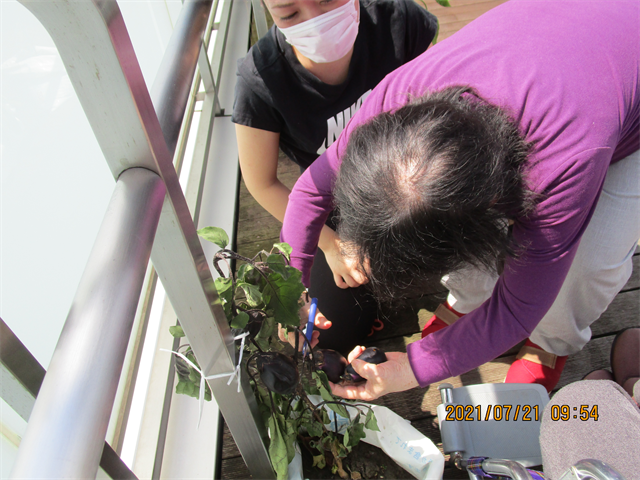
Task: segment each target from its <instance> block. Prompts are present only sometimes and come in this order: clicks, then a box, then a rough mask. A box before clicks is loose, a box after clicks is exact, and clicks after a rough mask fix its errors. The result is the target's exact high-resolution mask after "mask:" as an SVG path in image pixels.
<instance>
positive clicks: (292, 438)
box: [280, 415, 298, 463]
mask: <svg viewBox="0 0 640 480" xmlns="http://www.w3.org/2000/svg"><path fill="white" fill-rule="evenodd" d="M280 418H281V419H282V422H283V423H284V427H285V434H284V441H285V444H286V446H287V463H291V461H292V460H293V458H294V457H295V456H296V446H295V445H296V439H297V438H298V429H297V428H295V427H294V424H295V421H291V420H285V418H284V415H281V416H280Z"/></svg>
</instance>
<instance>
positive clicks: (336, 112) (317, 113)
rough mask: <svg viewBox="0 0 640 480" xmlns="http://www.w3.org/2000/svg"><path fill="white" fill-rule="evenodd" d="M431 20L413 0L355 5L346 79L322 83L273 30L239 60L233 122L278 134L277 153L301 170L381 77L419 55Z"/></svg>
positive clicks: (371, 0) (434, 28)
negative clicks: (357, 7)
mask: <svg viewBox="0 0 640 480" xmlns="http://www.w3.org/2000/svg"><path fill="white" fill-rule="evenodd" d="M437 28H438V21H437V19H436V17H434V16H433V15H432V14H430V13H429V12H427V11H426V10H425V9H424V8H421V7H419V6H418V5H416V4H415V3H414V2H413V0H369V1H366V0H360V25H359V29H358V36H357V38H356V41H355V44H354V50H353V55H352V58H351V63H350V65H349V73H348V76H347V79H346V80H345V81H344V82H343V83H342V84H340V85H328V84H326V83H323V82H322V81H320V80H319V79H318V78H317V77H316V76H314V75H313V74H312V73H311V72H309V71H308V70H307V69H305V68H304V67H303V66H302V65H301V64H300V62H299V61H298V59H297V58H296V55H295V52H294V51H293V49H292V47H291V45H290V44H288V43H287V42H286V40H285V38H284V35H283V34H282V32H280V30H278V29H277V28H276V27H275V26H274V27H272V28H271V29H270V30H269V32H268V33H267V34H266V35H265V36H264V37H263V38H262V39H260V41H259V42H258V43H256V44H255V45H254V46H253V47H251V49H250V50H249V52H248V53H247V55H246V57H245V58H244V59H242V60H240V61H239V62H238V71H237V76H238V78H237V83H236V96H235V102H234V107H233V116H232V121H233V122H234V123H238V124H240V125H246V126H248V127H253V128H258V129H261V130H268V131H271V132H279V133H280V148H281V149H282V151H283V152H284V153H285V154H286V155H287V156H288V157H289V158H290V159H291V160H293V161H294V162H296V163H297V164H298V165H300V166H301V167H303V168H306V167H308V166H309V165H311V164H312V163H313V161H314V160H315V159H316V158H317V157H318V155H320V154H321V153H322V152H323V151H324V150H326V149H327V148H328V147H329V146H330V145H331V144H332V143H333V142H334V141H335V140H336V139H337V138H338V136H339V135H340V132H341V131H342V129H343V128H344V127H345V125H346V124H347V122H348V121H349V119H350V118H351V117H352V116H353V114H354V113H355V112H356V111H357V110H358V109H359V108H360V106H361V105H362V101H363V100H364V99H365V98H366V96H367V95H368V94H369V92H370V91H371V89H372V88H373V87H375V86H376V85H377V84H378V83H379V82H380V81H381V80H382V79H383V78H384V77H385V76H386V75H387V74H388V73H390V72H391V71H393V70H395V69H396V68H398V67H400V66H401V65H403V64H405V63H407V62H408V61H410V60H412V59H414V58H415V57H417V56H418V55H420V54H421V53H423V52H424V51H425V50H426V49H427V47H428V46H429V44H430V43H431V41H432V40H433V37H434V36H435V34H436V31H437Z"/></svg>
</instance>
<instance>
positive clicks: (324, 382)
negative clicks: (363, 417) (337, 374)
mask: <svg viewBox="0 0 640 480" xmlns="http://www.w3.org/2000/svg"><path fill="white" fill-rule="evenodd" d="M313 376H314V378H315V379H316V385H317V386H318V390H320V396H321V397H322V399H323V400H325V401H327V402H335V401H341V400H342V399H340V398H337V397H334V396H333V395H332V394H331V389H330V388H329V380H328V379H327V374H326V373H324V372H323V371H322V370H318V371H315V372H313ZM326 405H327V407H328V408H330V409H331V410H333V411H334V412H335V413H337V414H338V415H341V416H343V417H345V418H349V412H348V411H347V409H346V408H345V407H344V406H343V405H340V404H339V403H327V404H326Z"/></svg>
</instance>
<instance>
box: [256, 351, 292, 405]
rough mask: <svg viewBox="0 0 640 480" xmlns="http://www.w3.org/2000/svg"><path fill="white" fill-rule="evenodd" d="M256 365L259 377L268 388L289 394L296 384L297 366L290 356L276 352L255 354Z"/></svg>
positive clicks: (281, 393)
mask: <svg viewBox="0 0 640 480" xmlns="http://www.w3.org/2000/svg"><path fill="white" fill-rule="evenodd" d="M256 365H257V367H258V372H260V379H261V380H262V382H263V383H264V384H265V385H266V386H267V388H268V389H269V390H271V391H272V392H275V393H279V394H280V395H290V394H292V393H293V392H295V391H296V387H297V386H298V366H297V365H296V363H295V362H294V361H293V359H292V358H291V357H288V356H286V355H284V354H282V353H278V352H264V353H259V354H257V359H256Z"/></svg>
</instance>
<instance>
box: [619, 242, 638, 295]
mask: <svg viewBox="0 0 640 480" xmlns="http://www.w3.org/2000/svg"><path fill="white" fill-rule="evenodd" d="M634 288H640V254H638V253H637V252H636V254H635V255H634V256H633V271H632V272H631V277H630V278H629V280H628V281H627V283H626V284H625V286H624V287H622V290H620V291H621V292H626V291H627V290H632V289H634Z"/></svg>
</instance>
